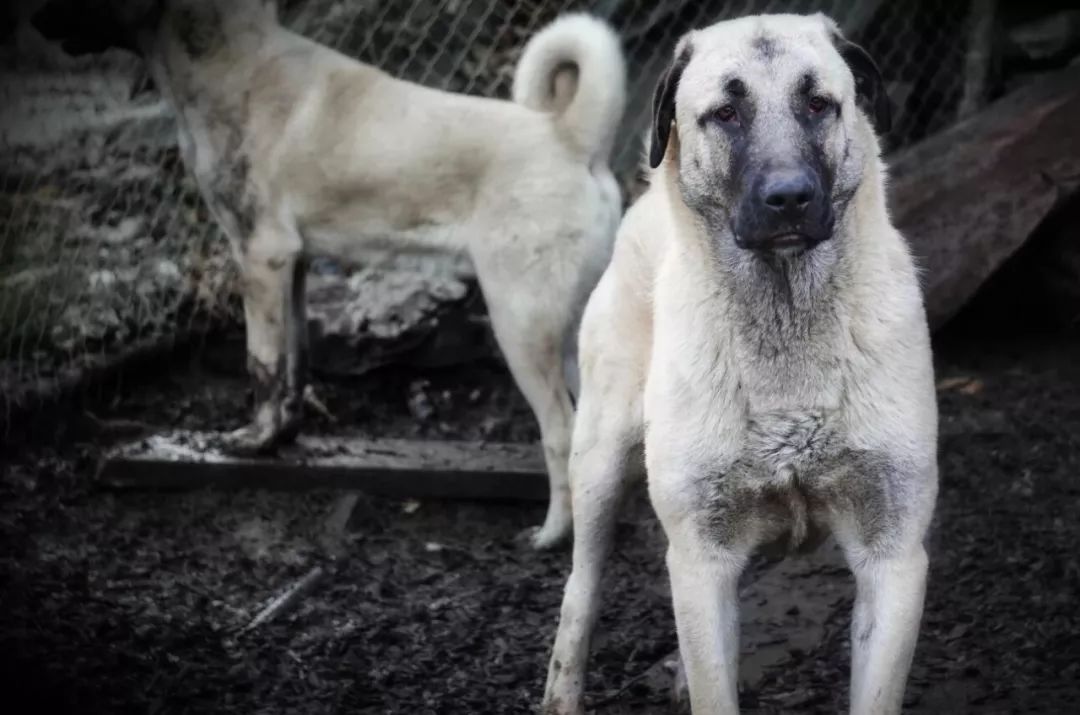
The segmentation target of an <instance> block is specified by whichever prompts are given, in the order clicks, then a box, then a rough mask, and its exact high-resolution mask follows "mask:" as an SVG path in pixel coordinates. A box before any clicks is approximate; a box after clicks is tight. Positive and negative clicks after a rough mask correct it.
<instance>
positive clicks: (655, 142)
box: [649, 43, 691, 169]
mask: <svg viewBox="0 0 1080 715" xmlns="http://www.w3.org/2000/svg"><path fill="white" fill-rule="evenodd" d="M678 52H679V53H678V55H677V56H676V57H675V59H674V61H673V62H672V63H671V66H670V67H668V68H667V69H666V70H664V73H663V74H662V75H660V81H659V82H657V83H656V91H655V92H654V93H653V126H652V142H651V145H650V147H649V166H651V167H652V168H654V169H655V168H656V167H658V166H660V162H661V161H663V160H664V154H665V152H667V145H668V139H669V138H670V137H671V123H672V122H673V121H675V91H676V90H677V89H678V88H679V79H680V78H681V77H682V73H683V70H684V69H686V65H687V64H688V63H689V62H690V54H691V47H690V43H685V44H683V46H682V48H681V49H679V51H678Z"/></svg>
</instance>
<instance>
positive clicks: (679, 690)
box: [664, 655, 690, 715]
mask: <svg viewBox="0 0 1080 715" xmlns="http://www.w3.org/2000/svg"><path fill="white" fill-rule="evenodd" d="M664 668H665V669H666V670H667V671H668V672H669V673H671V711H672V712H675V713H680V715H682V714H685V715H689V713H690V687H689V686H688V685H687V683H686V669H685V668H683V663H682V658H680V657H679V656H678V655H676V656H675V657H674V658H672V659H671V660H668V661H666V662H665V663H664Z"/></svg>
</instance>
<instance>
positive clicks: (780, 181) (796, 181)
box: [760, 170, 815, 218]
mask: <svg viewBox="0 0 1080 715" xmlns="http://www.w3.org/2000/svg"><path fill="white" fill-rule="evenodd" d="M814 193H815V187H814V181H813V179H811V178H810V175H809V174H808V173H807V172H805V171H798V170H784V171H774V172H771V173H770V174H769V175H768V176H766V177H765V180H764V181H763V182H762V184H761V194H760V200H761V202H762V204H764V206H765V208H766V209H768V210H769V211H775V212H776V213H779V214H783V215H784V216H785V217H787V218H799V217H800V216H802V215H803V214H804V213H805V212H806V207H807V206H809V205H810V202H811V201H812V200H813V198H814Z"/></svg>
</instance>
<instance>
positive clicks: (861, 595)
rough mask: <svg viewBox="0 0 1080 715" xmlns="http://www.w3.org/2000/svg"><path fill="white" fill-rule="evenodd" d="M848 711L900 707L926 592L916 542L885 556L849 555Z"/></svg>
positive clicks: (879, 714) (873, 712) (857, 714)
mask: <svg viewBox="0 0 1080 715" xmlns="http://www.w3.org/2000/svg"><path fill="white" fill-rule="evenodd" d="M849 560H851V561H852V564H851V567H852V571H854V573H855V589H856V590H855V611H854V614H853V616H852V623H851V713H852V715H894V714H896V713H899V712H900V708H901V706H902V704H903V699H904V686H905V684H906V683H907V676H908V671H909V670H910V669H911V660H912V657H913V655H914V652H915V642H916V640H917V639H918V635H919V622H920V620H921V619H922V609H923V598H924V596H925V593H926V572H927V557H926V551H925V550H924V549H923V547H922V546H921V544H920V545H917V546H915V547H913V548H910V549H908V550H906V551H905V552H903V553H900V554H897V555H890V556H878V555H871V556H864V557H862V558H855V559H852V557H851V554H850V553H849Z"/></svg>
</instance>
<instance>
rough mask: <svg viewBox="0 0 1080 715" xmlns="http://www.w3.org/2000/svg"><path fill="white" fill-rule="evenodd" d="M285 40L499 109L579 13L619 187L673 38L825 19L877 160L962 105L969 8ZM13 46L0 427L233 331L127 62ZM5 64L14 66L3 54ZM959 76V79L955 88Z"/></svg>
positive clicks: (332, 13) (621, 4) (491, 18)
mask: <svg viewBox="0 0 1080 715" xmlns="http://www.w3.org/2000/svg"><path fill="white" fill-rule="evenodd" d="M280 4H281V16H282V18H283V22H285V24H287V25H288V26H290V27H292V28H294V29H296V30H297V31H299V32H301V33H302V34H305V35H307V36H309V37H311V38H313V39H315V40H317V41H319V42H322V43H324V44H327V45H330V46H332V47H335V48H337V49H339V50H341V51H343V52H345V53H346V54H349V55H351V56H353V57H356V58H358V59H360V60H362V61H364V62H368V63H372V64H375V65H378V66H380V67H382V68H384V69H386V70H388V71H389V72H391V73H393V74H394V75H396V76H399V77H402V78H405V79H409V80H412V81H415V82H420V83H423V84H426V85H431V86H435V87H441V88H445V89H448V90H452V91H455V92H464V93H469V94H477V95H484V96H494V97H508V96H509V94H510V82H511V78H512V74H513V68H514V65H515V63H516V61H517V59H518V56H519V54H520V51H521V48H522V46H523V45H524V43H525V41H526V40H527V39H528V38H529V37H530V36H531V35H533V34H534V33H535V32H536V31H537V30H538V29H539V28H541V27H542V26H543V25H544V24H545V23H547V22H549V21H550V20H552V19H553V18H554V17H555V16H556V15H558V14H559V13H560V12H563V11H567V10H579V9H587V10H590V11H592V12H593V13H595V14H597V15H600V16H602V17H605V18H607V19H608V20H610V21H611V22H612V24H613V25H614V26H615V27H616V28H617V29H618V30H619V32H620V33H621V35H622V37H623V41H624V49H625V52H626V55H627V59H628V63H629V68H630V72H629V78H630V86H629V105H628V112H627V116H626V119H625V123H624V127H623V130H622V133H621V135H620V137H621V138H620V141H619V143H618V145H617V147H616V156H615V157H614V164H615V167H616V170H617V171H618V172H619V174H620V175H621V176H622V177H623V178H624V179H630V178H632V177H633V175H634V173H635V171H636V167H637V164H638V162H639V157H640V155H641V148H642V147H641V137H642V136H643V133H644V130H645V128H646V127H647V124H648V121H649V117H648V114H649V106H650V98H651V93H652V90H653V86H654V84H655V82H656V78H657V77H658V76H659V74H660V72H661V71H662V70H663V68H664V67H665V66H666V64H667V62H668V61H669V59H670V55H671V50H672V47H673V45H674V43H675V41H676V40H677V38H678V37H679V36H680V35H681V34H682V33H683V32H685V31H686V30H688V29H691V28H694V27H701V26H704V25H707V24H710V23H712V22H714V21H716V20H719V19H723V18H728V17H734V16H738V15H743V14H748V13H756V12H778V11H792V12H812V11H816V10H822V11H825V12H826V13H829V14H830V15H832V16H833V17H834V18H835V19H836V20H837V21H838V22H839V23H840V25H841V26H842V28H843V29H844V31H845V33H846V34H847V35H848V36H849V37H850V38H852V39H854V40H856V41H858V42H860V43H862V44H863V45H864V46H866V47H867V48H868V49H869V51H870V52H871V54H872V55H873V56H874V57H875V58H876V59H877V60H878V61H879V63H880V65H881V66H882V68H883V70H884V73H885V75H886V79H887V81H888V86H889V91H890V95H891V96H892V98H893V100H894V102H895V103H896V104H897V105H898V112H897V115H896V121H895V124H894V129H893V132H892V134H891V135H890V137H888V146H889V147H891V148H896V147H899V146H902V145H904V144H907V143H910V142H913V141H916V140H918V139H919V138H921V137H923V136H925V135H927V134H929V133H932V132H934V131H936V130H938V129H940V128H941V127H943V126H945V125H947V124H948V123H949V122H950V121H952V120H954V119H955V117H956V116H957V115H958V113H960V112H962V111H964V105H965V102H970V97H971V96H972V93H973V91H974V92H977V91H979V88H978V87H975V88H973V87H972V86H971V84H972V82H973V81H974V82H976V83H977V82H978V73H977V72H975V73H973V72H971V71H969V69H970V68H969V67H968V65H970V57H971V56H972V52H973V50H974V49H977V48H976V47H974V45H975V42H973V41H971V40H970V38H976V40H977V32H976V27H975V26H976V25H977V24H978V22H976V21H973V19H972V18H978V17H979V13H978V12H977V10H978V9H979V6H980V4H981V3H980V0H971V1H970V2H949V1H946V0H916V1H913V2H905V3H885V2H882V1H881V0H858V1H856V2H840V1H839V0H822V1H819V2H814V1H812V0H804V1H797V0H796V1H791V2H786V1H784V0H735V1H724V0H670V1H667V2H662V3H661V2H650V1H649V0H595V1H594V2H591V3H581V2H576V1H573V0H402V1H401V2H379V1H378V0H282V2H281V3H280ZM27 37H28V35H27V33H22V32H19V31H16V32H15V33H13V35H12V36H11V38H9V40H8V43H7V44H8V47H6V48H5V49H4V55H3V65H2V67H3V77H2V81H3V82H2V86H0V104H2V105H3V110H0V111H2V115H3V119H2V124H0V160H2V161H0V167H2V168H0V422H3V421H4V419H5V415H10V414H11V412H10V411H11V409H12V407H13V406H17V405H18V406H25V405H27V404H31V403H33V402H34V401H35V400H37V399H39V398H40V397H42V396H43V395H50V394H55V393H57V392H59V391H62V390H63V389H64V388H66V387H70V386H72V385H75V384H77V383H78V382H79V381H81V380H83V379H85V377H86V375H87V371H93V370H96V369H100V368H101V367H103V366H107V365H110V364H114V363H115V362H116V361H117V359H118V358H120V357H123V356H124V355H126V354H130V353H133V352H134V353H137V352H140V351H144V350H147V349H161V348H162V346H166V347H167V346H169V345H172V344H175V342H176V341H178V340H184V339H186V338H188V337H190V336H192V335H198V334H201V333H203V332H204V331H205V330H207V328H208V326H210V325H212V324H214V323H216V322H220V321H225V322H228V321H237V320H238V319H239V317H238V316H239V312H238V310H237V308H238V302H237V301H236V298H235V289H234V286H235V283H234V281H233V279H232V275H233V273H232V269H231V268H230V266H229V260H228V250H227V246H226V242H225V240H224V239H223V237H221V236H220V235H219V234H218V230H217V228H216V227H215V226H214V224H213V221H212V220H210V217H209V215H208V213H207V211H206V209H205V207H204V206H203V204H202V202H201V200H200V199H199V197H198V194H197V192H196V189H195V186H194V183H193V181H192V180H191V179H190V177H189V176H188V175H187V173H186V172H185V170H184V167H183V166H182V164H181V162H180V160H179V156H178V151H177V148H176V146H175V141H176V139H175V133H174V131H173V125H172V120H171V118H170V115H169V112H168V110H167V108H166V107H165V105H164V103H163V102H162V101H161V99H160V98H159V97H158V95H157V93H156V91H155V90H154V89H153V88H152V87H151V86H150V83H149V80H148V79H147V78H146V75H145V73H144V70H143V68H142V65H141V62H140V61H139V60H138V59H136V58H135V57H134V56H132V55H129V54H127V53H124V52H122V51H119V50H111V51H109V52H106V53H104V54H101V53H98V54H84V55H79V56H68V55H64V54H63V53H62V52H61V51H60V50H58V49H57V48H56V47H55V46H45V45H43V44H42V43H41V42H39V41H38V40H39V39H40V38H37V39H35V38H34V37H30V39H29V40H28V39H27ZM16 45H18V47H17V48H16ZM972 77H975V79H974V80H972Z"/></svg>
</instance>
